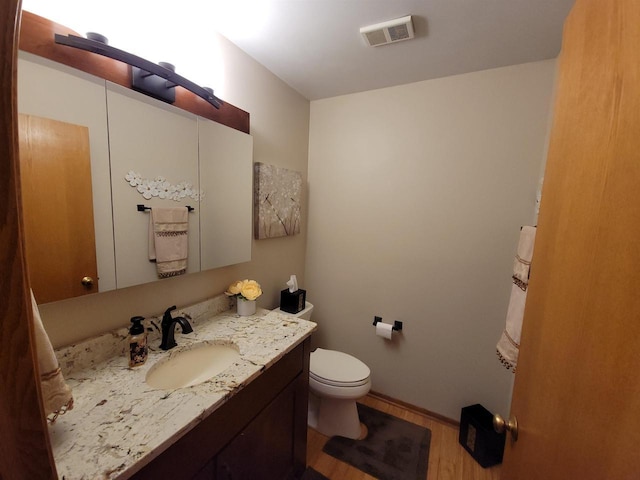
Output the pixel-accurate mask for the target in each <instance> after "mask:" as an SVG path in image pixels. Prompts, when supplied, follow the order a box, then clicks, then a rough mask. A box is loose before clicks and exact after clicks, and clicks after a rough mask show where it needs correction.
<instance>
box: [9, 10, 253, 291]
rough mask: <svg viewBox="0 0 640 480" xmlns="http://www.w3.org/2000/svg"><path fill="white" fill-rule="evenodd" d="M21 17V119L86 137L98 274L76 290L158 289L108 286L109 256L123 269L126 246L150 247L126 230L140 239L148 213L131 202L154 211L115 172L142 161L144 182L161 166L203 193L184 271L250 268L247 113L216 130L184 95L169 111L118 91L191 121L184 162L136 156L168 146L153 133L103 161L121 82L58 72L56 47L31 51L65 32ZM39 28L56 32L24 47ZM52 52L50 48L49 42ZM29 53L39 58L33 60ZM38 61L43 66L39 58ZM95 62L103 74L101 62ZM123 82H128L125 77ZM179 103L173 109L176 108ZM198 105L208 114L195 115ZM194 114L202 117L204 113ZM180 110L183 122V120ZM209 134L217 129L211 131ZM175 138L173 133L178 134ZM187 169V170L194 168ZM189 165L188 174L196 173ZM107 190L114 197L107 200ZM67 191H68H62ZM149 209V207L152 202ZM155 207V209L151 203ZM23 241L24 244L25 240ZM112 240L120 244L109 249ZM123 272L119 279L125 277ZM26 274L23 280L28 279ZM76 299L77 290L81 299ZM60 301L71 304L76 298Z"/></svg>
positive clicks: (42, 247) (140, 279)
mask: <svg viewBox="0 0 640 480" xmlns="http://www.w3.org/2000/svg"><path fill="white" fill-rule="evenodd" d="M23 13H24V14H23V22H22V28H23V30H22V34H21V49H22V48H23V42H24V45H25V46H26V49H27V50H28V51H29V52H33V53H28V52H27V51H24V49H23V50H21V51H20V52H19V65H18V110H19V112H21V113H24V114H27V115H32V116H38V117H44V118H47V119H51V120H58V121H61V122H65V123H70V124H74V125H79V126H84V127H86V128H87V129H88V136H89V156H90V163H91V168H90V176H91V182H90V186H91V189H92V193H93V223H94V230H95V258H96V262H97V275H95V276H92V275H83V276H82V277H81V282H82V278H84V277H91V278H92V279H93V281H94V285H93V286H92V288H91V291H99V292H105V291H109V290H113V289H115V288H123V287H127V286H132V285H138V284H141V283H146V282H150V281H157V276H155V275H146V274H145V275H140V276H138V275H137V274H136V275H131V276H128V277H127V278H124V277H121V278H119V279H118V278H116V271H117V269H116V257H119V258H120V259H121V262H120V263H121V264H122V262H123V261H125V263H126V255H127V252H131V251H133V250H134V248H133V247H134V246H135V245H134V243H133V242H136V244H139V243H142V244H143V245H144V246H143V247H142V250H144V248H146V246H147V244H148V238H147V235H146V234H144V233H140V232H139V231H138V230H140V229H139V228H138V229H137V230H136V231H138V233H136V234H135V235H134V234H132V233H131V231H129V230H128V226H127V225H133V224H132V223H131V222H135V225H138V224H139V223H141V222H142V224H144V227H143V230H144V231H145V232H146V231H147V226H146V225H147V223H148V220H147V219H148V214H145V213H139V212H138V211H137V208H136V205H137V204H138V203H149V206H153V205H152V203H153V202H149V201H147V200H143V199H142V197H141V196H138V197H139V198H129V197H131V193H132V191H133V190H135V189H133V188H131V187H130V186H129V185H128V184H127V183H126V181H125V179H124V175H125V174H126V172H125V173H123V172H122V171H121V170H122V168H120V167H123V168H124V167H127V169H132V168H134V167H135V165H136V164H137V163H138V162H139V160H141V159H144V164H145V165H147V167H148V168H147V167H145V171H144V175H145V177H148V176H151V177H153V175H163V176H168V174H167V173H166V171H168V167H167V168H165V167H166V166H169V165H170V166H171V168H174V167H175V168H177V171H175V172H173V173H171V175H172V176H173V177H175V179H177V180H176V181H180V180H189V181H190V182H193V183H194V184H196V182H199V184H200V186H199V188H200V190H202V191H204V192H206V196H205V201H204V202H200V204H197V203H195V202H192V201H191V200H190V204H192V205H193V206H194V207H195V208H196V211H195V212H192V213H191V214H190V215H189V217H190V228H189V230H190V232H191V230H192V229H191V225H192V226H193V232H194V233H193V236H192V238H191V239H192V240H193V241H194V242H195V243H193V244H192V245H190V246H189V249H190V254H189V257H190V259H191V261H192V263H191V265H190V267H189V270H188V272H190V273H191V272H197V271H200V269H202V270H205V269H211V268H218V267H223V266H226V265H231V264H235V263H241V262H246V261H249V260H251V245H252V240H251V239H252V235H251V228H252V223H253V222H252V203H253V202H252V191H253V179H252V164H253V158H252V156H253V142H252V138H251V136H250V135H248V133H246V132H248V131H249V115H248V113H247V112H244V111H242V110H240V109H238V108H236V107H234V106H233V105H230V104H228V103H224V104H223V105H222V107H221V109H220V111H217V112H218V113H216V117H215V119H216V121H217V122H220V123H215V122H212V121H211V118H212V117H210V116H209V115H210V113H211V112H210V110H215V109H214V108H213V107H212V106H211V105H209V104H207V103H206V102H205V101H203V100H202V99H198V100H199V101H200V102H201V104H198V103H196V102H194V101H192V99H189V98H186V97H185V96H184V94H183V92H180V91H177V92H176V93H177V100H176V105H175V106H171V105H167V104H160V103H159V102H157V101H156V100H153V99H149V98H148V97H145V96H143V95H141V94H138V93H136V92H125V93H123V92H122V91H121V92H120V93H123V95H124V96H129V95H133V97H132V98H133V99H134V100H135V101H136V102H142V103H144V104H149V103H151V104H153V103H154V102H156V108H157V109H159V110H165V109H168V110H174V111H178V112H182V114H177V115H175V116H176V118H177V117H185V118H186V117H189V116H190V117H191V120H190V123H191V127H190V128H192V130H190V133H187V134H184V133H183V134H179V137H180V138H179V142H178V143H185V142H186V143H187V144H189V145H190V146H189V147H188V149H189V151H190V152H191V153H189V154H186V155H182V154H181V153H179V152H173V153H172V155H171V158H169V159H166V161H165V166H161V165H158V166H154V165H153V160H154V158H159V157H158V156H157V155H154V154H153V153H151V152H150V151H148V149H146V148H144V147H145V146H153V145H154V144H156V143H158V142H156V141H155V140H154V138H159V137H161V138H165V137H166V138H168V135H166V134H163V133H159V134H157V135H155V137H154V134H153V132H151V133H150V135H149V136H147V140H145V141H144V142H140V140H139V139H136V138H135V136H133V138H129V140H126V136H124V135H118V138H119V139H120V140H119V144H118V146H117V148H115V145H114V146H113V147H114V148H115V150H117V151H118V152H119V153H118V154H119V155H120V157H119V159H115V160H114V159H113V158H111V156H110V155H111V154H112V153H113V152H111V153H110V151H111V147H112V145H110V133H109V132H110V129H111V128H115V129H117V130H119V131H122V128H125V129H126V128H127V127H126V126H125V127H123V126H122V125H119V124H114V123H113V122H114V121H115V117H116V116H117V115H114V116H112V115H111V113H112V112H108V107H107V105H108V102H107V93H106V86H107V84H109V85H110V86H111V87H113V88H112V90H114V89H115V90H120V89H121V88H122V89H123V90H127V89H126V86H124V83H122V82H120V81H119V80H114V81H115V82H116V83H117V84H112V83H111V81H108V82H105V80H104V78H109V79H114V78H115V77H114V76H113V75H115V76H116V77H117V78H120V77H119V76H118V75H120V76H121V74H123V72H122V71H121V70H119V69H116V70H117V72H116V73H117V75H116V73H114V71H112V70H109V72H106V73H105V72H104V71H103V70H100V71H94V70H92V68H94V67H96V65H94V64H91V61H90V62H88V63H87V66H88V67H90V68H88V70H87V71H90V72H92V73H94V74H95V75H99V76H100V77H102V75H103V74H104V75H106V76H105V77H102V78H100V77H99V76H95V75H91V74H88V73H85V72H84V71H81V70H78V69H77V68H83V69H84V68H85V67H84V64H82V65H83V66H80V64H79V63H77V59H71V60H72V63H70V64H72V65H75V66H76V68H71V67H68V66H66V65H63V64H61V63H58V61H60V62H66V61H68V60H69V59H70V58H71V57H70V56H69V54H68V53H65V54H64V55H63V57H60V58H58V57H56V56H55V55H53V56H49V55H51V54H52V52H53V53H54V54H55V51H54V50H55V47H51V48H50V47H49V46H47V48H44V49H41V50H38V48H39V46H40V45H44V44H46V42H48V41H49V40H48V38H49V37H48V33H47V32H49V33H50V31H51V30H50V29H53V30H54V31H57V30H56V29H57V28H64V27H60V26H57V27H56V26H55V24H51V23H50V22H49V23H47V22H48V20H46V19H42V18H40V17H36V16H34V15H32V14H28V12H23ZM45 24H46V25H54V26H53V27H47V28H45V29H44V30H46V31H45V32H44V33H42V32H39V33H38V34H37V36H36V37H32V40H29V34H26V35H25V34H24V32H25V30H24V29H25V28H28V29H31V30H30V32H31V35H32V36H33V35H34V34H33V29H34V28H39V26H41V25H45ZM33 38H36V40H33ZM51 43H53V37H52V36H51ZM59 48H68V47H59ZM65 52H66V51H65ZM34 53H37V55H36V54H34ZM41 55H44V56H47V57H48V58H43V56H41ZM98 57H99V56H98ZM50 58H51V59H55V60H56V61H53V60H51V59H50ZM101 58H103V57H101ZM98 63H99V65H103V63H101V62H98ZM116 63H118V62H116ZM112 74H113V75H112ZM124 76H125V77H126V75H124ZM118 84H119V85H123V87H120V86H118ZM111 87H110V88H111ZM187 93H189V92H187ZM136 95H139V97H138V98H137V100H136V99H135V96H136ZM190 95H192V94H190ZM192 96H193V95H192ZM179 103H180V108H178V107H177V105H178V104H179ZM131 105H133V103H132V104H131ZM203 105H204V106H206V107H203ZM202 108H206V109H207V110H206V111H204V110H202ZM187 111H189V112H191V113H187ZM108 113H109V114H108ZM156 113H157V110H156V109H151V110H150V113H148V115H149V117H150V119H153V118H155V117H156V116H157V115H156ZM119 118H127V111H124V112H122V111H121V112H120V114H119ZM194 120H195V121H194ZM137 122H138V126H142V125H143V124H144V123H146V120H145V119H144V118H139V119H138V120H137ZM151 123H153V122H151ZM179 123H180V122H179ZM214 125H215V128H214V127H213V126H214ZM226 125H230V126H232V127H228V126H226ZM180 129H181V128H177V129H176V131H177V130H180ZM183 130H184V129H183ZM141 143H144V145H141ZM140 147H143V148H140ZM194 149H195V152H196V158H195V159H193V151H194ZM143 157H144V158H143ZM186 158H191V159H192V160H191V162H189V163H190V164H191V166H190V167H184V168H182V167H181V165H182V162H183V161H184V160H185V159H186ZM113 161H115V162H116V163H117V164H118V165H120V167H118V168H119V170H118V172H117V174H115V173H114V172H112V171H111V168H112V166H113ZM194 161H195V164H194V163H193V162H194ZM167 162H168V163H167ZM193 165H195V170H194V167H193ZM185 168H186V169H187V170H188V171H187V170H185ZM127 171H128V170H127ZM194 171H195V172H198V173H196V174H195V175H196V176H195V177H194V174H193V173H190V172H194ZM197 175H199V177H198V176H197ZM86 183H89V182H86ZM112 188H113V189H114V190H113V197H112ZM66 190H69V189H68V188H66V187H65V191H66ZM116 190H117V191H118V192H119V193H118V192H116ZM83 195H87V197H86V198H91V197H90V195H89V194H83ZM124 196H126V197H127V198H129V201H130V203H131V205H129V204H127V205H122V201H121V200H122V199H123V197H124ZM230 199H233V201H231V202H230ZM154 201H156V199H155V198H154ZM114 202H115V203H117V204H118V211H125V212H127V216H128V217H129V221H124V222H122V221H121V219H120V218H119V213H118V212H116V211H115V210H114V208H113V205H114ZM86 203H88V204H89V205H90V204H91V201H90V200H89V201H88V202H86ZM156 206H161V205H160V204H158V203H156ZM163 206H168V205H163ZM25 216H26V213H25ZM85 217H86V216H85ZM85 220H86V218H85ZM145 220H146V221H145ZM89 221H90V220H89ZM114 222H116V223H117V224H118V225H120V226H119V227H118V228H117V229H115V230H117V232H116V231H115V230H114ZM138 226H139V225H138ZM118 232H119V233H118ZM27 235H29V234H28V232H27ZM31 236H32V237H35V239H34V238H32V239H30V240H29V241H32V242H33V244H34V245H37V246H33V247H31V249H32V250H34V251H36V250H38V251H44V252H47V251H48V252H51V251H52V250H56V251H57V250H58V247H56V248H55V249H54V248H52V247H51V245H50V243H49V236H50V235H47V234H46V233H45V234H42V233H36V234H32V235H31ZM116 239H117V240H118V243H119V245H116V241H115V240H116ZM138 247H139V246H138ZM138 247H135V250H136V251H142V250H141V249H140V248H138ZM79 248H80V247H78V245H75V249H74V248H72V247H70V250H73V251H75V252H78V250H79ZM82 249H83V250H91V249H89V248H88V247H86V246H85V247H82ZM135 259H136V262H143V263H144V267H143V268H142V269H140V270H141V271H142V270H144V271H149V272H153V271H154V270H155V269H154V266H153V265H149V264H148V263H149V261H148V256H147V255H146V254H145V255H143V254H140V255H138V256H136V257H135ZM75 261H76V260H75V259H69V260H67V262H66V263H69V264H72V263H75ZM30 264H31V262H30ZM147 267H151V268H147ZM120 270H121V269H118V274H120V273H121V271H120ZM130 270H131V269H130ZM122 271H123V272H124V270H122ZM34 273H35V272H31V274H32V276H33V275H34ZM34 278H35V277H34ZM56 278H57V277H56ZM58 280H59V279H58ZM53 283H55V281H53ZM85 283H91V280H88V279H85ZM51 284H52V281H51V280H49V281H47V285H51ZM81 285H82V283H81ZM46 288H47V287H42V288H41V290H42V291H44V290H46ZM82 288H83V289H85V288H86V287H84V286H82ZM84 291H85V290H81V292H82V293H84ZM66 295H67V296H75V295H77V293H69V294H66ZM61 298H66V297H65V295H61V296H58V295H56V296H49V295H48V293H47V294H38V295H36V299H37V301H38V303H46V302H50V301H56V300H59V299H61Z"/></svg>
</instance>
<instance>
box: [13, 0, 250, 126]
mask: <svg viewBox="0 0 640 480" xmlns="http://www.w3.org/2000/svg"><path fill="white" fill-rule="evenodd" d="M56 33H59V34H61V35H69V34H71V35H79V34H78V33H77V32H74V31H73V30H71V29H69V28H67V27H65V26H63V25H60V24H58V23H55V22H52V21H51V20H48V19H46V18H43V17H40V16H38V15H35V14H33V13H31V12H27V11H23V12H22V25H21V27H20V50H23V51H25V52H29V53H32V54H34V55H38V56H40V57H44V58H47V59H49V60H53V61H54V62H58V63H62V64H64V65H67V66H69V67H73V68H76V69H78V70H82V71H83V72H86V73H89V74H91V75H95V76H96V77H99V78H103V79H105V80H108V81H110V82H113V83H117V84H118V85H122V86H123V87H125V88H131V68H130V67H129V65H127V64H125V63H122V62H119V61H117V60H113V59H111V58H108V57H103V56H102V55H97V54H94V53H90V52H87V51H84V50H79V49H77V48H72V47H67V46H64V45H58V44H57V43H55V42H54V40H53V36H54V34H56ZM173 105H174V106H176V107H178V108H181V109H183V110H186V111H188V112H191V113H194V114H196V115H199V116H201V117H204V118H208V119H209V120H213V121H214V122H217V123H221V124H223V125H226V126H227V127H231V128H233V129H235V130H239V131H241V132H244V133H247V134H248V133H249V126H250V125H249V113H248V112H245V111H244V110H241V109H240V108H238V107H235V106H233V105H231V104H230V103H227V102H223V104H222V106H221V107H220V109H219V110H218V109H216V108H214V107H213V106H212V105H211V104H209V103H208V102H207V101H206V100H204V99H202V98H200V97H198V96H197V95H195V94H193V93H191V92H190V91H188V90H185V89H184V88H178V87H176V101H175V102H174V103H173Z"/></svg>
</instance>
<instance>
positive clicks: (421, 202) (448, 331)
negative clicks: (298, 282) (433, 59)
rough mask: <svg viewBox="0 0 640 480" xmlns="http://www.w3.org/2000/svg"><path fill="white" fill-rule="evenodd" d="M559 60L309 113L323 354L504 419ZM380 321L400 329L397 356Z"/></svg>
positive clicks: (381, 380) (336, 103) (417, 399)
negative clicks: (508, 352) (515, 313)
mask: <svg viewBox="0 0 640 480" xmlns="http://www.w3.org/2000/svg"><path fill="white" fill-rule="evenodd" d="M554 70H555V62H554V61H552V60H551V61H544V62H538V63H530V64H524V65H518V66H512V67H506V68H500V69H495V70H488V71H482V72H476V73H471V74H465V75H459V76H454V77H448V78H441V79H436V80H429V81H424V82H419V83H414V84H410V85H404V86H399V87H393V88H386V89H382V90H375V91H369V92H364V93H358V94H352V95H346V96H341V97H335V98H330V99H325V100H318V101H313V102H311V121H310V139H309V184H310V194H309V225H308V244H307V261H306V284H305V285H304V286H305V287H306V288H307V291H308V293H307V296H308V299H309V300H310V301H311V302H312V303H314V305H315V306H316V309H315V311H314V320H315V321H317V322H318V324H319V331H318V333H317V334H315V336H316V338H315V340H314V342H315V343H316V344H317V345H320V346H325V347H328V348H334V349H337V350H342V351H345V352H348V353H351V354H353V355H355V356H356V357H358V358H360V359H361V360H363V361H364V362H365V363H367V364H368V365H369V366H370V368H371V370H372V380H373V390H374V391H377V392H380V393H383V394H386V395H390V396H392V397H395V398H397V399H400V400H402V401H405V402H409V403H411V404H414V405H417V406H420V407H423V408H426V409H428V410H431V411H433V412H436V413H439V414H441V415H444V416H447V417H449V418H453V419H459V415H460V408H461V407H463V406H466V405H469V404H473V403H482V404H483V405H484V406H485V407H487V408H488V409H489V410H492V411H495V412H501V413H503V414H505V413H507V412H508V410H509V408H508V404H509V396H510V390H511V386H512V374H511V373H508V372H507V371H506V370H505V369H504V368H503V367H502V366H501V365H500V363H499V361H498V359H497V358H496V354H495V345H496V342H497V340H498V338H499V336H500V333H501V331H502V329H503V328H504V321H505V313H506V309H507V304H508V298H509V292H510V276H511V269H512V262H513V256H514V254H515V248H516V244H517V240H518V235H519V230H520V226H521V225H524V224H529V223H530V222H532V221H533V220H534V205H535V197H536V189H537V187H538V181H539V176H540V172H541V170H542V169H541V167H542V163H543V159H544V151H545V143H546V132H547V128H548V119H549V110H550V106H551V96H552V90H553V80H554ZM374 315H379V316H382V317H383V319H384V321H386V322H389V323H392V322H393V320H402V321H403V322H404V330H403V332H402V333H401V334H397V335H395V339H394V341H393V342H388V341H385V340H383V339H382V338H379V337H376V336H375V328H374V327H373V326H372V322H373V317H374Z"/></svg>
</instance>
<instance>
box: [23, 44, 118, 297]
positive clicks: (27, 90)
mask: <svg viewBox="0 0 640 480" xmlns="http://www.w3.org/2000/svg"><path fill="white" fill-rule="evenodd" d="M18 111H19V112H20V113H25V114H28V115H36V116H38V117H45V118H50V119H54V120H59V121H62V122H67V123H73V124H75V125H84V126H86V127H88V128H89V147H90V152H91V180H92V185H91V187H92V190H93V199H92V200H93V219H94V225H95V236H96V259H97V263H98V277H99V288H100V291H101V292H105V291H108V290H113V289H114V288H116V270H115V259H114V247H113V222H112V218H113V215H112V211H111V181H110V173H109V134H108V130H107V110H106V103H105V81H104V80H102V79H99V78H97V77H94V76H92V75H88V74H86V73H83V72H79V71H78V70H75V69H72V68H69V67H65V66H63V65H60V64H57V63H55V62H52V61H50V60H46V59H43V58H41V57H37V56H35V55H31V54H29V53H25V52H20V56H19V60H18ZM87 201H91V199H87ZM43 248H46V247H45V246H44V245H43Z"/></svg>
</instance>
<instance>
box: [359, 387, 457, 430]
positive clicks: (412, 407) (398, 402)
mask: <svg viewBox="0 0 640 480" xmlns="http://www.w3.org/2000/svg"><path fill="white" fill-rule="evenodd" d="M368 396H370V397H373V398H377V399H379V400H383V401H385V402H387V403H392V404H395V405H397V406H399V407H402V408H405V409H407V410H410V411H412V412H414V413H419V414H421V415H425V416H427V417H429V418H431V419H433V420H436V421H438V422H441V423H445V424H447V425H451V426H453V427H455V428H460V422H459V421H458V420H453V419H451V418H449V417H445V416H444V415H440V414H439V413H434V412H431V411H429V410H427V409H426V408H422V407H417V406H416V405H412V404H410V403H407V402H403V401H402V400H398V399H397V398H393V397H390V396H388V395H385V394H383V393H378V392H374V391H370V392H369V393H368Z"/></svg>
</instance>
